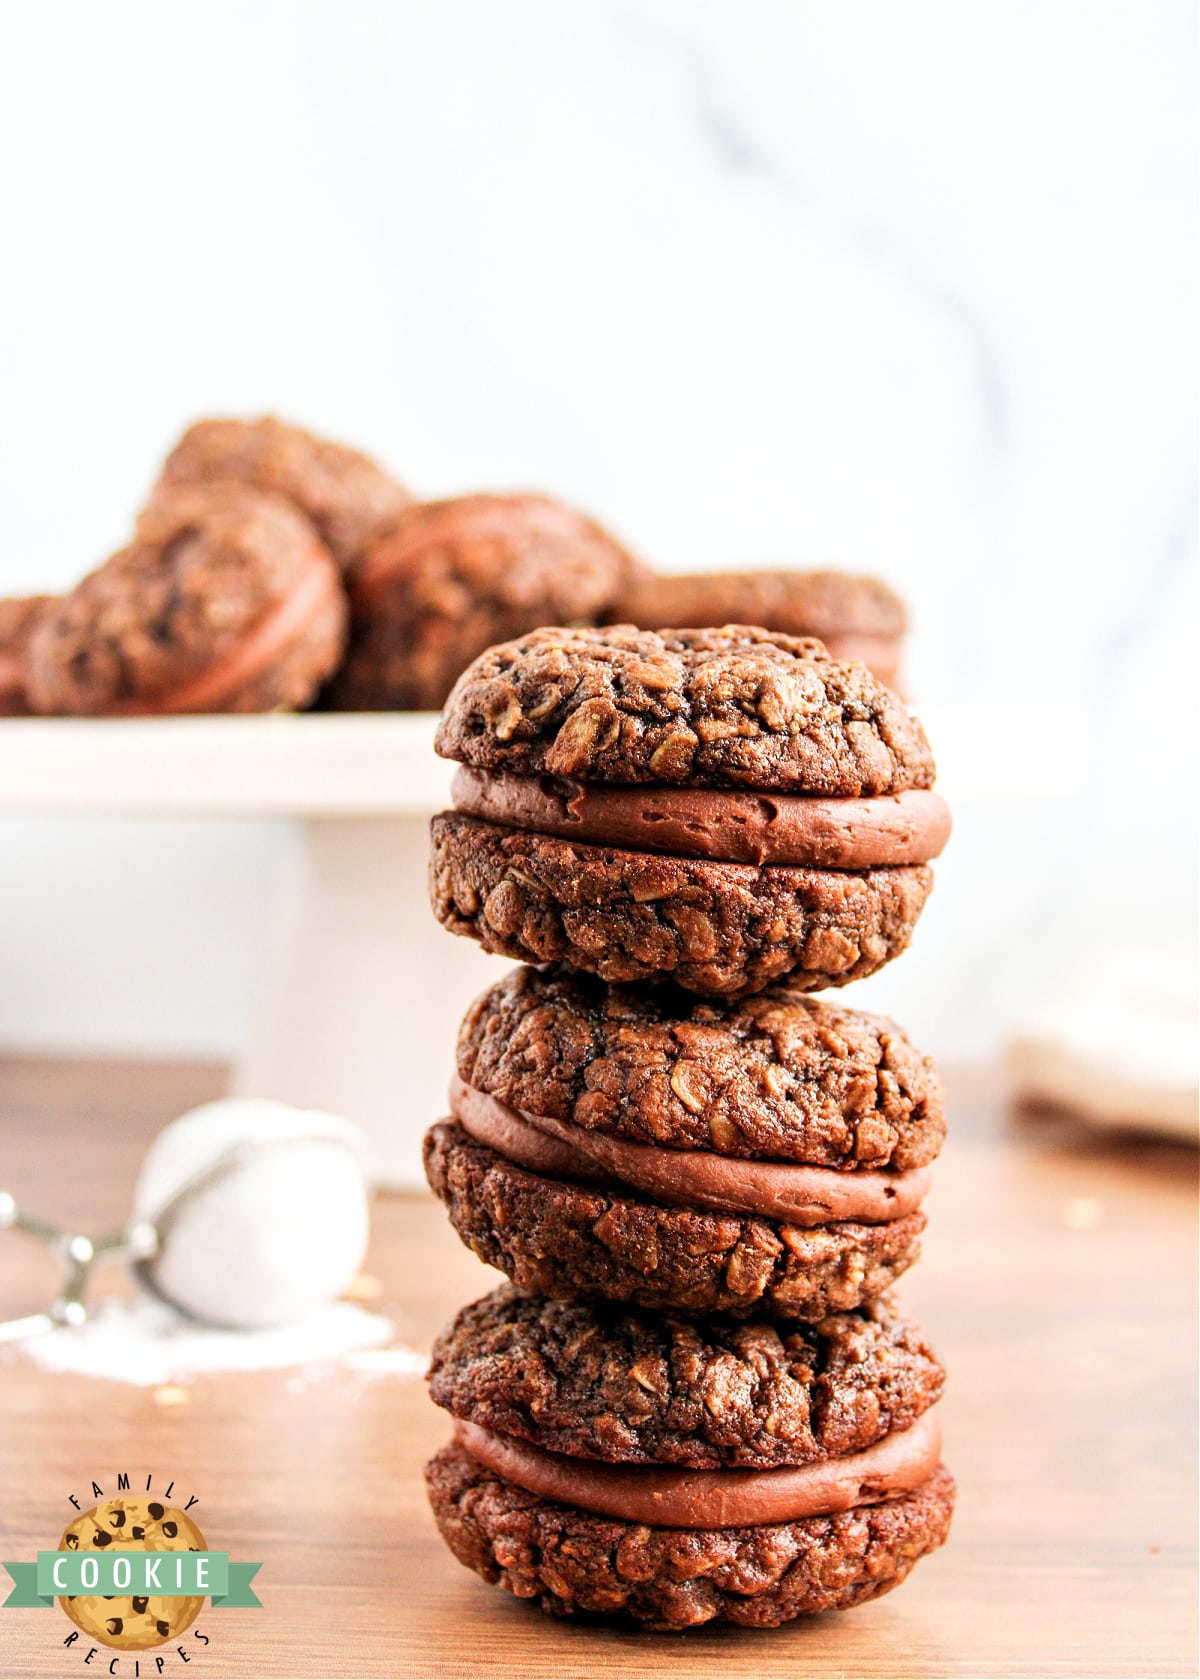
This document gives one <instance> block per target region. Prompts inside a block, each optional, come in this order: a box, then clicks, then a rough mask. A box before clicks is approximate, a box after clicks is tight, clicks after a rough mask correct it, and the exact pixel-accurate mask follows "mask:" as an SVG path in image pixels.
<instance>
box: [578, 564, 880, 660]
mask: <svg viewBox="0 0 1200 1680" xmlns="http://www.w3.org/2000/svg"><path fill="white" fill-rule="evenodd" d="M609 621H610V622H611V623H629V624H635V625H637V627H638V628H639V629H640V630H663V629H677V628H691V627H694V626H703V625H720V624H757V625H759V626H761V628H762V629H764V630H775V631H779V632H781V633H782V634H783V635H787V636H817V637H819V638H820V640H821V641H823V642H824V643H825V645H826V647H827V648H828V649H829V651H830V653H831V654H832V655H833V657H834V658H835V659H860V660H861V661H862V662H863V664H864V665H868V666H869V667H870V669H871V670H872V671H873V672H874V674H875V676H877V677H878V678H879V680H880V682H882V683H886V684H887V686H888V687H889V688H895V687H896V685H897V682H898V679H899V674H900V660H901V653H902V644H903V639H904V632H905V630H906V628H907V623H908V619H907V614H906V612H905V608H904V602H903V601H902V600H901V599H900V597H899V595H897V594H896V592H895V590H893V589H890V588H889V587H888V585H887V584H886V583H882V582H881V581H880V580H879V579H878V578H872V577H858V576H853V575H851V574H850V573H848V572H834V571H822V572H791V571H747V572H741V571H726V572H694V573H687V574H677V575H670V574H663V573H658V572H648V571H642V572H639V573H638V574H636V575H634V576H633V577H631V579H630V587H629V589H628V590H627V592H626V593H625V594H624V595H623V596H622V598H621V599H620V600H619V601H618V602H617V604H616V607H615V608H614V610H613V612H612V613H611V614H610V615H609Z"/></svg>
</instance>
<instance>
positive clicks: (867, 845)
mask: <svg viewBox="0 0 1200 1680" xmlns="http://www.w3.org/2000/svg"><path fill="white" fill-rule="evenodd" d="M452 797H453V799H454V804H455V807H456V809H458V810H459V811H464V812H466V813H467V815H469V816H473V817H483V818H484V819H486V820H487V821H489V822H496V823H503V824H504V825H505V826H507V827H510V828H521V829H528V830H532V831H534V832H536V833H540V834H555V835H562V836H563V837H565V838H566V839H570V840H582V841H585V842H590V843H591V844H593V845H600V846H621V847H627V848H630V849H632V850H636V851H643V852H669V853H671V854H672V855H673V856H676V857H695V858H708V859H712V860H714V861H717V862H723V863H759V864H761V863H780V864H793V865H801V866H807V867H810V868H816V869H874V868H880V867H883V866H886V865H897V864H909V863H928V862H929V860H930V859H931V858H935V857H937V855H938V853H939V852H940V851H941V850H942V848H943V846H944V845H945V844H946V841H947V839H948V838H949V835H950V807H949V806H948V805H947V804H946V801H945V800H944V799H943V798H942V796H941V795H940V794H938V793H934V792H933V790H932V789H930V788H909V789H907V790H906V791H905V792H904V793H896V794H882V795H877V796H875V797H874V798H869V799H826V798H824V797H819V796H817V795H815V794H814V795H807V794H798V795H797V794H776V793H758V792H751V791H748V790H744V789H737V788H700V787H668V786H662V787H628V786H624V785H617V784H615V783H607V782H577V781H573V780H571V779H570V778H569V777H566V776H515V775H511V774H510V773H509V772H507V771H503V770H479V769H476V768H475V767H474V766H473V765H466V764H464V765H460V766H459V768H458V770H457V772H456V773H455V777H454V782H453V787H452Z"/></svg>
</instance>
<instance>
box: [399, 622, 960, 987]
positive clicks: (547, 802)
mask: <svg viewBox="0 0 1200 1680" xmlns="http://www.w3.org/2000/svg"><path fill="white" fill-rule="evenodd" d="M437 749H438V751H439V752H440V753H441V754H442V755H443V756H444V757H447V758H452V759H457V760H458V761H459V763H460V764H461V766H462V768H461V769H460V770H459V771H458V773H457V775H456V777H455V781H454V790H453V797H454V804H455V809H454V811H453V812H446V813H444V814H443V815H441V816H439V817H436V818H435V819H434V823H433V850H432V861H431V890H432V894H433V902H434V910H435V913H436V914H437V916H438V918H439V920H440V921H441V922H442V923H443V924H444V925H445V926H446V927H448V928H449V929H450V930H451V931H452V932H455V933H460V934H465V935H467V936H469V937H473V938H475V939H478V940H479V941H480V943H481V944H482V945H483V946H484V947H485V948H486V949H488V950H490V951H495V952H497V953H499V954H501V955H504V956H510V957H516V958H518V959H521V960H524V961H527V962H533V963H547V962H564V963H567V964H569V965H571V966H572V967H574V968H577V969H582V970H584V971H587V972H590V973H595V974H597V975H599V976H600V977H601V978H602V979H604V980H608V981H637V980H651V981H657V980H670V981H673V982H674V983H675V984H677V985H680V986H683V987H685V988H686V989H688V990H690V991H693V992H698V993H701V994H705V995H709V996H731V997H732V996H738V995H740V994H742V993H746V992H755V991H760V990H762V989H763V988H764V987H765V986H768V985H771V984H773V983H775V982H777V981H780V980H783V979H785V978H786V979H787V981H788V983H789V984H790V985H791V986H792V987H794V988H796V987H798V988H800V989H803V990H817V989H819V988H822V987H825V986H837V985H844V984H846V983H847V982H848V981H851V980H856V979H859V978H860V977H862V976H863V975H866V974H870V973H872V972H873V971H874V970H875V969H877V968H879V967H881V966H882V964H883V963H885V962H887V961H888V960H889V959H890V958H892V957H894V956H896V955H897V954H898V953H899V952H900V951H902V950H903V949H904V947H905V945H906V944H907V943H908V939H909V937H910V935H911V932H912V929H913V926H914V925H915V923H916V920H917V917H918V915H919V914H920V911H921V908H922V906H923V905H924V902H925V899H926V898H927V897H928V895H929V891H930V888H931V885H932V876H931V872H930V870H929V868H928V864H929V860H930V859H931V858H933V857H936V856H937V854H938V853H939V852H940V851H941V849H942V847H943V845H944V844H945V841H946V838H947V836H948V834H949V829H950V818H949V811H948V809H947V807H946V805H945V802H944V801H943V800H942V799H941V797H940V796H939V795H938V794H936V793H935V792H933V780H934V764H933V758H932V755H931V753H930V750H929V744H928V742H927V741H926V739H925V734H924V731H923V730H922V728H921V726H920V724H919V723H918V722H917V721H916V719H915V718H913V717H912V716H911V715H910V714H909V712H908V711H907V709H906V708H905V706H904V705H903V703H902V702H901V701H900V700H899V699H897V697H896V696H895V695H894V694H893V693H891V691H890V690H888V689H886V688H884V687H883V686H882V684H881V683H879V682H878V680H877V679H876V678H875V677H873V676H872V675H871V673H870V672H869V671H868V670H867V668H866V667H865V666H864V665H861V664H859V663H857V662H856V661H851V660H848V661H844V662H843V661H837V660H834V659H832V658H831V657H830V655H829V653H828V652H827V650H826V649H825V647H824V646H823V644H822V643H820V642H818V641H815V640H812V639H801V638H796V637H791V636H785V635H778V634H771V633H768V632H766V631H763V630H758V629H753V628H749V627H746V626H742V625H726V626H725V627H724V628H723V629H715V630H673V631H661V632H658V633H655V632H650V631H640V630H635V629H632V628H631V627H630V626H628V625H616V626H612V627H610V628H607V629H581V630H570V629H543V630H536V631H534V632H532V633H531V634H530V635H527V636H524V637H521V638H520V639H519V640H517V641H513V642H507V643H503V644H501V645H500V646H498V647H493V648H490V649H488V651H487V652H486V653H484V654H482V655H481V656H480V657H479V658H478V659H477V660H475V662H474V663H473V664H472V665H470V666H469V667H468V668H467V670H466V671H464V673H463V675H462V676H461V677H460V678H459V680H458V683H457V684H456V685H455V688H454V690H453V692H452V694H451V696H450V699H449V700H448V702H447V704H446V709H445V711H444V713H443V716H442V722H441V725H440V728H439V730H438V736H437Z"/></svg>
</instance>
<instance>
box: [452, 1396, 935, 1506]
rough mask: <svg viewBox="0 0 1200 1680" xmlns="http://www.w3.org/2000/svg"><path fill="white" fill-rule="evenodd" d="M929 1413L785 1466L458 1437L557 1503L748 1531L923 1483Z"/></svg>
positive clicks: (469, 1434) (493, 1436)
mask: <svg viewBox="0 0 1200 1680" xmlns="http://www.w3.org/2000/svg"><path fill="white" fill-rule="evenodd" d="M935 1410H936V1409H935ZM935 1410H931V1411H928V1412H925V1413H923V1414H922V1415H921V1417H919V1418H918V1419H917V1421H916V1422H915V1423H914V1424H912V1425H911V1427H910V1428H908V1429H903V1430H899V1431H896V1432H894V1433H893V1434H891V1435H886V1436H885V1437H884V1439H883V1440H882V1441H877V1442H876V1443H875V1445H874V1446H872V1447H867V1448H866V1450H865V1451H864V1452H859V1453H848V1454H847V1455H846V1456H845V1457H844V1458H829V1459H822V1460H820V1461H819V1462H818V1463H816V1464H799V1465H795V1466H792V1467H789V1468H787V1469H782V1470H674V1469H667V1468H660V1467H659V1466H658V1465H652V1464H651V1465H643V1464H606V1463H603V1462H601V1461H599V1460H595V1459H586V1458H568V1457H567V1456H566V1454H565V1453H551V1452H545V1451H544V1450H543V1449H542V1448H541V1447H535V1446H532V1445H530V1444H529V1443H528V1442H526V1441H518V1440H516V1439H515V1438H514V1437H513V1436H511V1435H501V1434H499V1433H498V1432H497V1431H496V1430H494V1429H485V1428H484V1427H483V1425H482V1424H478V1423H470V1422H467V1421H465V1420H460V1421H459V1422H458V1423H457V1424H456V1426H455V1439H456V1441H457V1442H458V1444H459V1445H460V1446H462V1447H464V1448H465V1449H466V1451H467V1452H469V1453H470V1454H471V1456H472V1458H475V1459H477V1460H478V1461H479V1463H480V1464H483V1465H485V1466H486V1467H487V1468H488V1469H489V1470H492V1471H494V1472H495V1473H496V1475H498V1476H502V1477H503V1478H504V1480H505V1481H507V1482H514V1483H515V1484H516V1485H517V1486H518V1487H522V1488H525V1489H526V1491H527V1492H529V1493H535V1494H537V1495H538V1496H539V1497H540V1498H542V1499H551V1500H554V1501H555V1502H556V1503H558V1504H560V1505H576V1506H580V1507H582V1509H583V1510H585V1511H594V1512H595V1513H596V1514H597V1515H598V1516H602V1517H616V1518H617V1519H618V1520H620V1521H622V1522H633V1523H649V1524H651V1525H652V1526H654V1527H660V1528H748V1527H751V1526H752V1525H754V1524H756V1523H785V1522H796V1521H798V1520H799V1519H800V1518H801V1517H818V1516H826V1515H828V1514H830V1513H831V1512H834V1511H849V1510H852V1509H854V1507H856V1506H859V1505H879V1504H881V1503H882V1502H883V1501H884V1500H887V1499H894V1498H896V1497H897V1496H898V1495H900V1494H903V1493H910V1492H911V1491H912V1490H913V1488H917V1487H920V1486H921V1485H922V1483H924V1482H927V1481H928V1480H929V1478H930V1476H932V1475H933V1473H934V1471H935V1470H936V1469H937V1468H938V1465H939V1464H940V1463H941V1458H942V1432H941V1425H940V1422H939V1420H938V1418H937V1416H936V1415H935Z"/></svg>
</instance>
